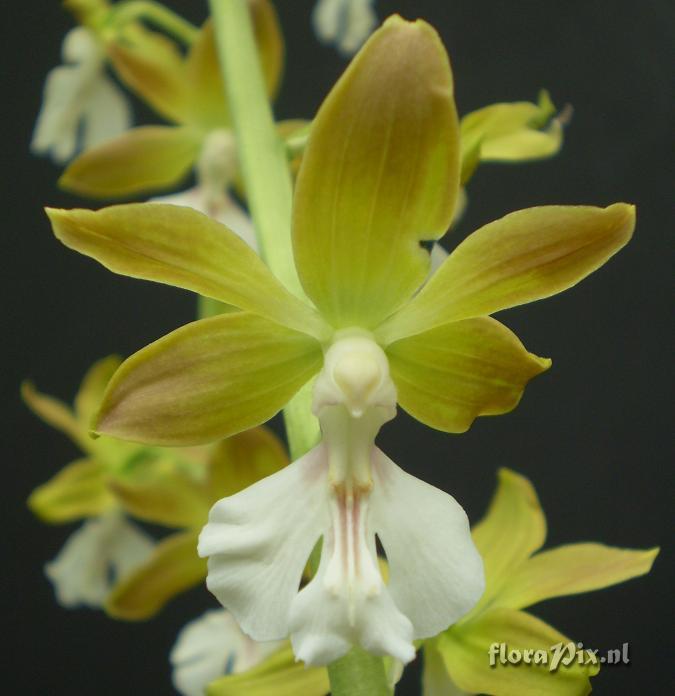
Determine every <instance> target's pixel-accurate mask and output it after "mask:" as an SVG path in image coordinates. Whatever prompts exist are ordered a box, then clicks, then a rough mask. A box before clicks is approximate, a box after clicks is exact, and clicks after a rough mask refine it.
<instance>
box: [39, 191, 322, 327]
mask: <svg viewBox="0 0 675 696" xmlns="http://www.w3.org/2000/svg"><path fill="white" fill-rule="evenodd" d="M47 215H48V216H49V219H50V220H51V223H52V227H53V229H54V234H55V235H56V236H57V237H58V238H59V239H60V240H61V241H62V242H63V243H64V244H65V245H66V246H67V247H70V248H71V249H75V250H76V251H79V252H80V253H82V254H85V255H86V256H91V257H92V258H94V259H96V260H97V261H99V262H100V263H102V264H103V265H104V266H105V267H106V268H109V269H110V270H111V271H114V272H115V273H121V274H122V275H128V276H131V277H133V278H142V279H145V280H154V281H156V282H159V283H167V284H169V285H176V286H178V287H181V288H185V289H186V290H192V291H193V292H196V293H199V294H200V295H205V296H207V297H211V298H213V299H215V300H220V301H221V302H224V303H225V304H231V305H234V306H235V307H239V308H241V309H247V310H250V311H253V312H256V313H257V314H260V315H262V316H266V317H268V318H270V319H272V320H275V321H277V322H279V323H280V324H283V325H284V326H289V327H291V328H295V329H297V330H299V331H306V332H307V333H309V334H312V335H316V336H321V335H323V332H324V326H323V322H322V321H321V319H320V317H318V315H317V314H316V313H315V312H313V311H312V310H311V309H310V308H309V307H308V306H307V305H306V304H305V303H304V302H302V301H301V300H299V299H297V298H296V297H295V296H294V295H291V294H290V293H289V292H288V291H287V290H286V289H285V288H284V287H283V286H282V285H281V283H280V282H279V281H278V280H277V279H276V278H275V277H274V276H273V275H272V274H271V272H270V271H269V269H268V268H267V266H265V264H264V263H263V262H262V261H261V259H260V257H259V256H258V255H257V254H256V253H255V252H254V251H253V250H252V249H251V248H250V247H249V246H248V245H247V244H246V242H244V241H242V240H241V239H240V238H239V236H238V235H236V234H235V233H234V232H232V231H230V230H229V229H227V228H226V227H225V226H224V225H221V224H220V223H219V222H216V221H215V220H213V219H212V218H210V217H208V216H207V215H203V214H202V213H198V212H197V211H196V210H193V209H191V208H187V207H182V206H175V205H164V204H160V203H131V204H128V205H115V206H110V207H108V208H103V209H102V210H99V211H92V210H78V209H76V210H57V209H54V208H49V209H47Z"/></svg>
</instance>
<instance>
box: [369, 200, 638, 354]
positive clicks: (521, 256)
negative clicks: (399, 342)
mask: <svg viewBox="0 0 675 696" xmlns="http://www.w3.org/2000/svg"><path fill="white" fill-rule="evenodd" d="M634 226H635V208H634V207H633V206H631V205H627V204H625V203H616V204H615V205H611V206H609V207H608V208H594V207H590V206H543V207H541V208H528V209H527V210H519V211H518V212H515V213H511V214H510V215H507V216H506V217H503V218H501V219H500V220H496V221H495V222H491V223H490V224H488V225H485V227H481V228H480V229H479V230H478V231H476V232H474V233H473V234H472V235H470V236H469V237H468V238H467V239H466V240H465V241H464V242H462V243H461V244H460V245H459V246H458V247H457V248H456V249H455V250H454V251H453V252H452V254H450V256H449V257H448V258H447V259H446V260H445V262H444V263H443V265H442V266H441V267H440V268H439V269H438V271H437V272H436V273H435V274H434V276H433V277H432V278H431V279H430V280H429V282H428V283H427V284H426V285H425V286H424V288H422V290H421V291H420V292H419V294H418V295H417V296H416V297H415V298H414V299H413V300H412V301H411V302H409V303H408V304H407V305H406V306H405V307H404V308H403V309H402V310H401V311H400V312H398V313H397V314H396V315H395V316H394V317H392V319H391V320H389V321H388V322H387V323H386V325H384V326H383V327H381V328H380V330H379V331H378V336H379V337H380V339H381V340H382V341H384V342H385V343H388V342H391V341H393V340H395V339H396V338H401V337H403V336H408V335H410V334H414V333H419V332H420V331H424V330H426V329H430V328H432V327H434V326H437V325H439V324H444V323H446V322H449V321H457V320H459V319H467V318H469V317H476V316H481V315H485V314H492V313H494V312H498V311H499V310H501V309H506V308H508V307H515V306H516V305H521V304H525V303H526V302H532V301H534V300H539V299H541V298H544V297H549V296H551V295H555V294H556V293H559V292H562V291H563V290H566V289H567V288H570V287H572V286H573V285H576V284H577V283H578V282H579V281H580V280H582V279H583V278H585V277H586V276H587V275H589V274H590V273H592V272H593V271H595V270H596V269H597V268H599V267H600V266H602V265H603V264H604V263H605V262H606V261H607V260H608V259H609V258H610V257H612V256H613V255H614V254H615V253H616V252H617V251H619V249H621V247H623V246H624V245H625V244H626V243H627V242H628V240H629V239H630V237H631V235H632V233H633V228H634Z"/></svg>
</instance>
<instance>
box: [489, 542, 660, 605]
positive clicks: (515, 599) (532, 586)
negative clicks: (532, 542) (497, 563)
mask: <svg viewBox="0 0 675 696" xmlns="http://www.w3.org/2000/svg"><path fill="white" fill-rule="evenodd" d="M658 553H659V549H647V550H634V549H619V548H613V547H611V546H605V545H604V544H593V543H586V544H568V545H566V546H559V547H558V548H555V549H551V550H550V551H542V552H541V553H538V554H536V555H535V556H533V557H532V558H530V559H529V560H528V561H526V562H525V563H524V564H523V565H522V566H520V568H518V569H517V570H516V571H515V572H514V573H513V574H512V575H511V577H510V578H509V580H508V581H507V582H506V584H505V585H504V586H503V587H502V589H501V591H500V593H499V605H500V606H505V607H512V608H514V609H520V608H522V607H527V606H530V605H531V604H536V603H537V602H541V601H542V600H544V599H551V598H552V597H562V596H564V595H570V594H579V593H580V592H590V591H591V590H600V589H602V588H603V587H609V586H611V585H616V584H618V583H620V582H624V581H625V580H630V579H631V578H636V577H638V576H640V575H645V574H646V573H648V572H649V571H650V570H651V567H652V563H653V562H654V559H655V558H656V556H657V555H658Z"/></svg>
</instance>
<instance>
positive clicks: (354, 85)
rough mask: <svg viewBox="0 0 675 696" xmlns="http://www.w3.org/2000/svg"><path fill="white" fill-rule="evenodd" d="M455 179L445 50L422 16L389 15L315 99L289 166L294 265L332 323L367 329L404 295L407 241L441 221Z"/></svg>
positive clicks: (423, 271)
mask: <svg viewBox="0 0 675 696" xmlns="http://www.w3.org/2000/svg"><path fill="white" fill-rule="evenodd" d="M458 188H459V142H458V126H457V116H456V113H455V106H454V101H453V84H452V74H451V71H450V64H449V62H448V57H447V54H446V53H445V50H444V48H443V46H442V44H441V42H440V40H439V38H438V35H437V34H436V32H435V31H434V30H433V29H432V28H431V27H430V26H429V25H428V24H426V23H424V22H422V21H418V22H416V23H408V22H405V21H403V20H402V19H401V18H400V17H391V18H389V19H388V20H387V21H386V22H385V23H384V26H383V27H382V28H381V29H379V30H378V31H376V32H375V33H374V34H373V35H372V37H371V38H370V39H369V41H368V42H367V43H366V45H365V46H364V47H363V49H362V50H361V51H360V52H359V54H358V55H357V56H356V58H355V59H354V60H353V61H352V63H351V65H350V66H349V68H348V69H347V71H346V72H345V73H344V75H343V76H342V78H341V79H340V80H339V81H338V83H337V85H336V86H335V87H334V88H333V90H332V91H331V93H330V94H329V96H328V97H327V99H326V100H325V101H324V103H323V105H322V107H321V109H320V110H319V113H318V115H317V117H316V119H315V120H314V122H313V125H312V130H311V133H310V136H309V142H308V145H307V148H306V150H305V154H304V157H303V161H302V164H301V166H300V172H299V174H298V180H297V186H296V192H295V204H294V220H293V226H294V229H293V235H294V237H293V244H294V250H295V258H296V263H297V266H298V273H299V275H300V279H301V281H302V284H303V287H304V288H305V291H306V292H307V294H308V295H309V296H310V297H311V298H312V300H314V302H315V303H316V305H317V306H318V307H319V309H320V311H321V312H322V314H323V315H324V316H325V317H326V318H327V319H328V320H329V321H330V322H331V323H332V325H333V326H335V327H336V328H344V327H349V326H360V327H362V328H373V327H374V326H376V325H377V324H378V323H379V322H380V321H382V319H384V318H385V317H386V316H388V315H389V314H390V313H391V312H392V311H393V310H395V309H396V308H397V307H398V306H399V305H401V303H402V302H404V301H405V300H406V299H407V298H408V297H410V295H412V293H413V292H414V291H415V290H416V289H417V288H418V287H419V286H420V284H421V283H422V282H423V281H424V279H425V277H426V275H427V272H428V269H429V254H428V253H427V252H426V251H425V250H423V249H422V248H421V247H420V246H419V241H420V240H421V239H433V238H437V237H440V236H441V235H442V234H443V233H444V232H445V231H446V229H447V228H448V226H449V224H450V220H451V219H452V214H453V210H454V205H455V200H456V198H457V192H458Z"/></svg>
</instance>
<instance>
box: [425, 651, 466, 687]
mask: <svg viewBox="0 0 675 696" xmlns="http://www.w3.org/2000/svg"><path fill="white" fill-rule="evenodd" d="M422 670H423V671H422V694H423V695H424V696H470V695H469V694H467V692H466V691H462V689H460V688H459V687H458V686H457V684H455V683H454V682H453V681H452V679H450V675H449V674H448V670H447V669H446V667H445V662H444V661H443V656H442V655H441V653H440V652H439V651H438V649H437V648H436V641H433V642H432V641H428V642H426V643H425V644H424V661H423V662H422Z"/></svg>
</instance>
